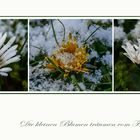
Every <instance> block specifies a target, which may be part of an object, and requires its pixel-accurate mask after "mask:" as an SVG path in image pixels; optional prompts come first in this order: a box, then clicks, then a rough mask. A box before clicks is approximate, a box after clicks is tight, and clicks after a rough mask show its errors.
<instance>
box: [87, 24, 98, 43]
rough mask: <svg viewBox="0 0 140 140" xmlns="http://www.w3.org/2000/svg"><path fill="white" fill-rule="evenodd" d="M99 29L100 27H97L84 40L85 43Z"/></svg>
mask: <svg viewBox="0 0 140 140" xmlns="http://www.w3.org/2000/svg"><path fill="white" fill-rule="evenodd" d="M99 29H100V27H98V28H96V29H95V30H94V31H93V32H92V33H91V34H90V35H89V36H88V37H87V38H86V39H85V41H84V42H85V43H86V42H87V41H88V40H89V39H90V37H91V36H92V35H93V34H94V33H95V32H96V31H98V30H99Z"/></svg>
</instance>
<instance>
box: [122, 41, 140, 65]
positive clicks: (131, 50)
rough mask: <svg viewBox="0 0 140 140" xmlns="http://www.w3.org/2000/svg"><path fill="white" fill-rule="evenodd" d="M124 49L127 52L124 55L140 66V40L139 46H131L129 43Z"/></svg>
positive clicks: (123, 46)
mask: <svg viewBox="0 0 140 140" xmlns="http://www.w3.org/2000/svg"><path fill="white" fill-rule="evenodd" d="M122 48H123V49H124V50H125V51H126V53H124V55H125V56H127V57H128V58H129V59H130V60H131V61H132V62H133V63H135V64H140V39H138V45H136V44H133V45H132V44H131V43H130V42H129V41H127V42H126V44H125V45H122Z"/></svg>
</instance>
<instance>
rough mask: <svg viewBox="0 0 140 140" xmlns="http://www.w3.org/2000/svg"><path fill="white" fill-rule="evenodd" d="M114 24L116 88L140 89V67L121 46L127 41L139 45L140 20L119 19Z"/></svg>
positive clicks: (121, 89) (118, 89)
mask: <svg viewBox="0 0 140 140" xmlns="http://www.w3.org/2000/svg"><path fill="white" fill-rule="evenodd" d="M114 24H115V27H114V28H115V32H114V33H115V34H114V38H115V44H114V49H115V50H114V63H115V68H114V71H115V79H114V80H115V90H117V91H140V68H138V67H137V66H136V65H135V64H134V63H133V62H132V61H131V60H129V58H127V57H126V56H124V55H123V53H124V52H125V51H124V49H122V47H121V46H122V44H124V43H125V42H126V41H130V42H131V43H135V44H137V45H138V42H137V39H138V38H140V20H137V19H125V20H124V19H119V20H115V21H114Z"/></svg>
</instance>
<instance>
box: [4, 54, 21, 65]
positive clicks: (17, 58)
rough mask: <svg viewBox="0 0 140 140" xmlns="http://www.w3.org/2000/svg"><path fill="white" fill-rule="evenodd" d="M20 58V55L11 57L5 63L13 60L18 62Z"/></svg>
mask: <svg viewBox="0 0 140 140" xmlns="http://www.w3.org/2000/svg"><path fill="white" fill-rule="evenodd" d="M19 60H20V55H17V56H15V57H13V58H11V59H9V60H8V61H6V62H5V65H8V64H11V63H13V62H18V61H19Z"/></svg>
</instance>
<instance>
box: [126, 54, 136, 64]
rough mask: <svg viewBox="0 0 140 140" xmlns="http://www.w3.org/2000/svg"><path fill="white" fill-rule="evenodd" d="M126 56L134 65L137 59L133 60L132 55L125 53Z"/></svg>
mask: <svg viewBox="0 0 140 140" xmlns="http://www.w3.org/2000/svg"><path fill="white" fill-rule="evenodd" d="M123 54H124V55H125V56H127V57H128V58H129V59H130V60H131V61H132V62H133V63H135V59H133V58H132V57H131V56H130V55H128V54H127V53H123Z"/></svg>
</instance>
